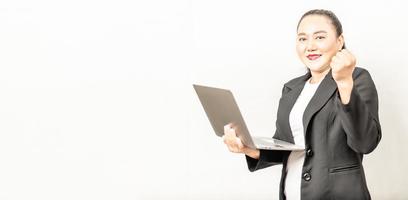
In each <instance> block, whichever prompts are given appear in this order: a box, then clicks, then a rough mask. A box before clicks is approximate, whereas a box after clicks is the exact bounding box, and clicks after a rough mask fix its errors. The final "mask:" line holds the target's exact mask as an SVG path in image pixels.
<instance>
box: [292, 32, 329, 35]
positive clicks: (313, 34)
mask: <svg viewBox="0 0 408 200" xmlns="http://www.w3.org/2000/svg"><path fill="white" fill-rule="evenodd" d="M318 33H327V32H326V31H316V32H314V33H313V35H315V34H318ZM300 35H306V33H299V34H298V36H300Z"/></svg>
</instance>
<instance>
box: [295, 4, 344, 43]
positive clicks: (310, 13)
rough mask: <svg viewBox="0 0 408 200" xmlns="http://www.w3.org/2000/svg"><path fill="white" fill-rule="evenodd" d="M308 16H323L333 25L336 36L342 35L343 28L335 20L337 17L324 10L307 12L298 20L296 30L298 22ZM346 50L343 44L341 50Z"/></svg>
mask: <svg viewBox="0 0 408 200" xmlns="http://www.w3.org/2000/svg"><path fill="white" fill-rule="evenodd" d="M309 15H321V16H325V17H327V18H329V19H330V21H331V23H332V24H333V26H334V28H335V29H336V35H337V37H339V36H340V35H341V34H343V27H342V26H341V23H340V20H339V19H338V18H337V16H336V15H335V14H334V13H333V12H332V11H330V10H324V9H314V10H309V11H307V12H306V13H305V14H303V16H302V17H301V18H300V20H299V22H298V25H297V28H296V30H298V29H299V25H300V22H302V20H303V18H305V17H306V16H309ZM345 48H346V43H343V47H342V49H345Z"/></svg>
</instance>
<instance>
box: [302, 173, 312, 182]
mask: <svg viewBox="0 0 408 200" xmlns="http://www.w3.org/2000/svg"><path fill="white" fill-rule="evenodd" d="M303 179H304V180H305V181H310V180H311V179H312V175H310V173H309V172H305V173H303Z"/></svg>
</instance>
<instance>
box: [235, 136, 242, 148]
mask: <svg viewBox="0 0 408 200" xmlns="http://www.w3.org/2000/svg"><path fill="white" fill-rule="evenodd" d="M236 142H237V147H238V149H243V148H244V144H242V141H241V139H240V138H238V137H237V139H236Z"/></svg>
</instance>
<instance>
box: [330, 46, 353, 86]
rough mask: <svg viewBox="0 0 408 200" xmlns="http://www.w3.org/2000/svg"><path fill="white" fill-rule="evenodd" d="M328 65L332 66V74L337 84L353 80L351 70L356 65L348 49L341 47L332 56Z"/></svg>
mask: <svg viewBox="0 0 408 200" xmlns="http://www.w3.org/2000/svg"><path fill="white" fill-rule="evenodd" d="M330 67H331V68H332V76H333V79H334V80H335V81H336V83H337V84H339V83H343V82H348V81H353V77H352V74H353V71H354V68H355V67H356V58H355V57H354V55H353V54H351V53H350V51H348V50H346V49H342V50H341V51H339V52H337V54H336V55H335V56H333V58H332V60H331V63H330Z"/></svg>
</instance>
